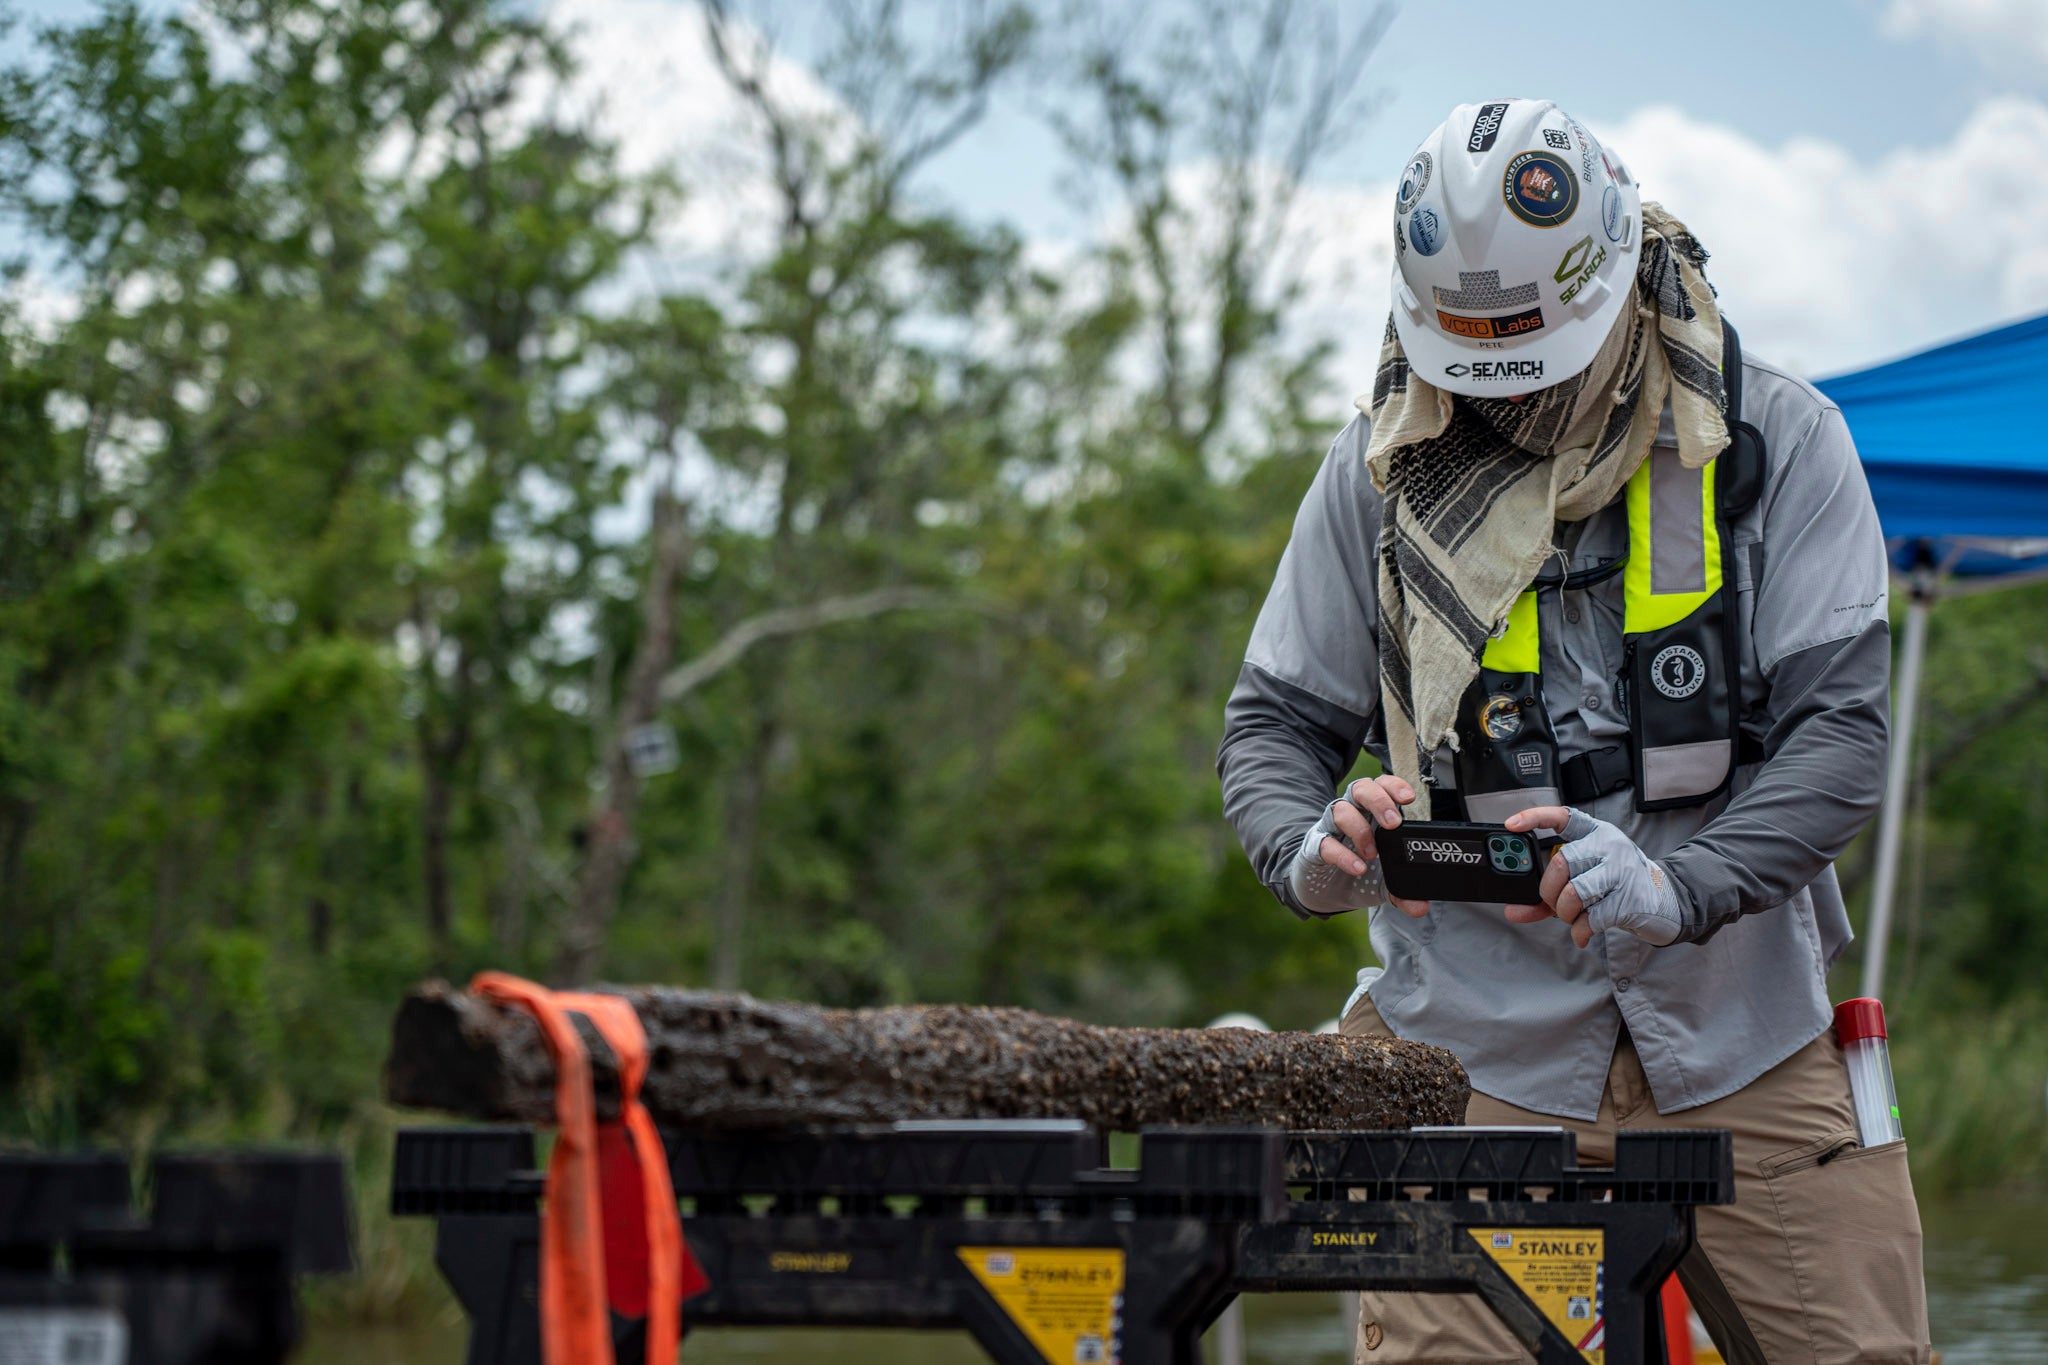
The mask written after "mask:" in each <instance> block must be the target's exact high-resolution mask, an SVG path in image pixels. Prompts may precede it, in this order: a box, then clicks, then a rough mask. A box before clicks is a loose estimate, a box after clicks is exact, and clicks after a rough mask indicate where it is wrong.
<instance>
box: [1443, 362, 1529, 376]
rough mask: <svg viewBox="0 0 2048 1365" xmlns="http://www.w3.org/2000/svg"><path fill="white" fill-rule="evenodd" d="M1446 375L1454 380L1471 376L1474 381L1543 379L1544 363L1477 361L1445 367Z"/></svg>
mask: <svg viewBox="0 0 2048 1365" xmlns="http://www.w3.org/2000/svg"><path fill="white" fill-rule="evenodd" d="M1444 373H1445V374H1447V375H1449V376H1450V377H1451V378H1453V379H1463V378H1465V377H1466V376H1467V375H1470V376H1471V377H1472V378H1474V379H1488V380H1491V379H1541V378H1542V377H1543V362H1542V361H1540V360H1475V361H1473V362H1472V363H1471V364H1470V365H1465V364H1457V365H1446V366H1444Z"/></svg>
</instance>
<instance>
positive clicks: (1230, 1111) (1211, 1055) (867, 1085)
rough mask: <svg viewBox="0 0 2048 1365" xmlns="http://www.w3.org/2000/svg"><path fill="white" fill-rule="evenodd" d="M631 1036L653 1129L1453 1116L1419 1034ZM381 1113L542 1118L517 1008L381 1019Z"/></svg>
mask: <svg viewBox="0 0 2048 1365" xmlns="http://www.w3.org/2000/svg"><path fill="white" fill-rule="evenodd" d="M613 993H615V994H618V995H622V996H624V997H625V998H626V999H628V1000H630V1001H631V1002H632V1003H633V1007H634V1009H635V1010H637V1011H638V1012H639V1015H640V1020H641V1023H642V1024H643V1025H644V1026H645V1028H646V1030H647V1039H648V1049H649V1054H650V1059H651V1061H650V1066H649V1070H648V1078H647V1083H646V1085H645V1087H644V1090H643V1098H644V1099H645V1100H646V1102H647V1107H648V1108H649V1109H650V1110H651V1111H652V1112H653V1114H654V1118H655V1121H656V1122H657V1123H662V1124H671V1125H678V1126H690V1127H700V1128H757V1129H758V1128H785V1127H795V1126H808V1125H819V1124H847V1123H886V1122H891V1121H894V1120H898V1119H943V1118H1055V1117H1057V1118H1078V1119H1081V1120H1084V1121H1085V1122H1087V1123H1089V1124H1091V1125H1094V1126H1097V1127H1100V1128H1103V1129H1108V1130H1118V1131H1130V1130H1135V1129H1138V1128H1143V1127H1147V1126H1232V1125H1264V1126H1270V1127H1277V1128H1293V1129H1353V1130H1356V1129H1372V1128H1407V1127H1411V1126H1414V1125H1417V1124H1446V1123H1458V1122H1460V1121H1461V1119H1462V1116H1463V1114H1464V1112H1465V1099H1466V1095H1467V1092H1468V1084H1467V1081H1466V1078H1465V1070H1464V1068H1463V1067H1461V1066H1460V1065H1459V1064H1458V1060H1457V1058H1455V1057H1453V1056H1452V1055H1451V1054H1450V1053H1448V1052H1445V1051H1443V1050H1442V1049H1441V1048H1435V1047H1430V1046H1429V1045H1427V1044H1424V1043H1411V1042H1389V1041H1382V1040H1379V1039H1373V1038H1343V1037H1339V1036H1337V1035H1335V1034H1312V1033H1255V1032H1252V1031H1250V1030H1247V1029H1139V1028H1098V1027H1095V1026H1093V1025H1089V1024H1081V1023H1076V1022H1074V1021H1072V1020H1068V1019H1055V1018H1051V1017H1048V1016H1046V1015H1042V1014H1034V1013H1032V1012H1031V1011H1029V1010H1021V1009H984V1008H978V1007H973V1006H967V1005H906V1006H898V1007H893V1008H888V1009H867V1010H830V1009H819V1008H817V1007H815V1006H810V1005H796V1004H788V1003H784V1002H779V1001H765V1000H755V999H753V998H752V997H750V996H745V995H732V994H724V993H717V992H710V991H689V990H671V989H665V988H661V987H631V988H618V989H615V990H614V991H613ZM577 1022H578V1025H579V1027H580V1028H581V1030H582V1033H583V1036H584V1042H585V1045H586V1047H587V1048H588V1050H589V1052H590V1055H591V1066H592V1071H593V1073H594V1077H595V1083H596V1091H597V1099H598V1112H599V1114H600V1116H602V1117H612V1116H615V1115H616V1114H617V1111H618V1073H617V1065H616V1059H615V1058H614V1057H613V1055H612V1052H611V1049H610V1048H609V1047H607V1046H606V1045H605V1044H604V1042H603V1041H602V1040H601V1039H600V1038H599V1037H598V1036H597V1033H596V1031H595V1030H594V1029H591V1028H590V1027H588V1026H587V1025H585V1024H583V1022H582V1020H581V1019H580V1018H578V1020H577ZM384 1090H385V1094H386V1096H387V1097H388V1098H389V1099H390V1100H391V1101H392V1102H393V1103H395V1104H401V1105H410V1106H414V1107H417V1108H424V1109H441V1110H447V1111H450V1112H453V1113H457V1114H463V1115H467V1116H470V1117H473V1118H479V1119H489V1120H497V1121H513V1122H524V1123H546V1122H549V1121H551V1120H552V1118H553V1116H554V1065H553V1063H551V1062H550V1061H549V1059H548V1055H547V1051H546V1049H545V1048H544V1047H543V1045H542V1043H541V1038H540V1031H539V1029H538V1027H537V1026H536V1025H535V1024H534V1022H533V1020H532V1019H531V1018H530V1017H529V1016H527V1015H526V1014H524V1013H521V1012H517V1011H513V1010H508V1009H504V1008H501V1007H500V1006H497V1005H495V1004H492V1003H490V1002H488V1001H485V1000H482V999H479V998H478V997H476V996H473V995H470V994H468V993H467V992H464V991H460V990H457V989H455V988H453V987H451V986H449V985H447V984H446V983H445V982H439V981H433V982H428V983H426V984H425V985H422V986H420V987H418V988H416V989H415V990H414V991H413V992H412V993H411V994H410V995H408V996H407V997H406V999H405V1003H404V1004H402V1005H401V1006H400V1007H399V1010H398V1016H397V1018H396V1019H395V1020H394V1021H393V1025H392V1037H391V1054H390V1056H389V1057H388V1058H387V1059H386V1061H385V1063H384Z"/></svg>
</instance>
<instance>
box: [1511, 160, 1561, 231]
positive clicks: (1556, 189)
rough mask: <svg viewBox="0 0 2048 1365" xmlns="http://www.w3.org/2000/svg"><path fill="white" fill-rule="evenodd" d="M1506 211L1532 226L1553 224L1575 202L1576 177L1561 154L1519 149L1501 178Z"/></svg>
mask: <svg viewBox="0 0 2048 1365" xmlns="http://www.w3.org/2000/svg"><path fill="white" fill-rule="evenodd" d="M1500 192H1501V198H1503V199H1505V200H1506V201H1507V205H1508V211H1509V212H1511V213H1513V214H1514V215H1515V217H1517V218H1519V219H1521V220H1522V221H1523V222H1525V223H1528V224H1530V225H1531V226H1532V227H1543V228H1547V227H1556V226H1557V225H1558V224H1559V223H1562V222H1564V221H1565V220H1566V219H1568V218H1570V217H1571V216H1572V213H1573V211H1574V210H1576V209H1577V208H1578V206H1579V177H1578V175H1577V174H1576V173H1575V172H1574V171H1573V170H1572V168H1571V166H1570V165H1569V164H1568V163H1567V162H1566V161H1565V159H1564V158H1563V157H1561V156H1558V155H1556V154H1555V153H1552V152H1523V153H1522V154H1521V155H1520V156H1518V157H1516V158H1515V159H1514V160H1513V161H1510V162H1509V163H1508V171H1507V174H1506V175H1505V176H1503V177H1502V178H1501V186H1500Z"/></svg>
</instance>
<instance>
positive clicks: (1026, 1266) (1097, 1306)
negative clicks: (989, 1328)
mask: <svg viewBox="0 0 2048 1365" xmlns="http://www.w3.org/2000/svg"><path fill="white" fill-rule="evenodd" d="M959 1253H960V1259H961V1260H962V1261H964V1262H966V1263H967V1268H968V1269H969V1270H970V1271H972V1272H973V1273H974V1278H975V1279H977V1280H979V1281H980V1282H981V1287H982V1288H983V1289H986V1290H987V1291H988V1292H989V1297H990V1298H992V1299H994V1300H995V1301H996V1303H997V1305H998V1306H999V1307H1001V1309H1002V1310H1003V1311H1004V1312H1005V1313H1007V1314H1009V1316H1010V1321H1012V1322H1014V1323H1016V1324H1017V1326H1018V1328H1019V1329H1020V1330H1021V1331H1022V1332H1023V1333H1024V1335H1025V1336H1026V1337H1028V1338H1030V1341H1031V1344H1032V1345H1033V1346H1036V1347H1037V1348H1038V1353H1039V1354H1040V1355H1042V1356H1044V1357H1045V1359H1046V1360H1047V1361H1048V1362H1049V1365H1116V1362H1117V1360H1118V1359H1119V1358H1120V1353H1121V1346H1120V1344H1119V1342H1118V1335H1119V1333H1120V1331H1121V1329H1122V1327H1123V1310H1124V1254H1123V1252H1122V1251H1120V1250H1118V1249H1117V1248H1115V1247H960V1248H959Z"/></svg>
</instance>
